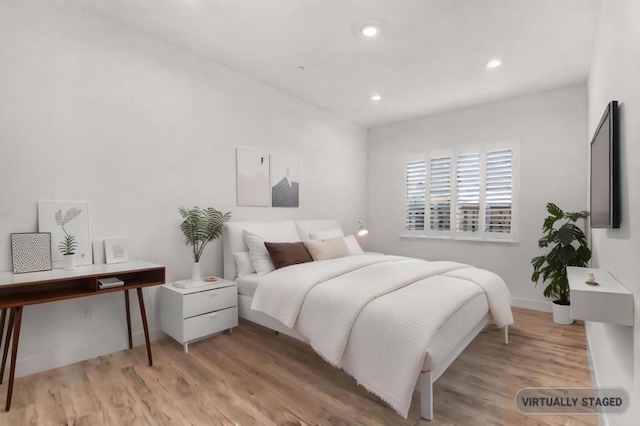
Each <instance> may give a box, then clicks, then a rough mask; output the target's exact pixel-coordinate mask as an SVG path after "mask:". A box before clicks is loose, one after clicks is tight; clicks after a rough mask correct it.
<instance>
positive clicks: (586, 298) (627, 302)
mask: <svg viewBox="0 0 640 426" xmlns="http://www.w3.org/2000/svg"><path fill="white" fill-rule="evenodd" d="M589 273H591V274H593V276H594V278H595V280H596V281H597V282H598V284H599V285H589V284H587V283H586V282H585V281H587V279H588V278H589ZM567 277H568V279H569V287H570V289H571V296H570V297H571V316H572V318H573V319H577V320H583V321H596V322H606V323H609V324H618V325H628V326H633V293H632V292H630V291H629V290H627V288H626V287H625V286H623V285H622V284H621V283H620V282H619V281H618V280H616V279H615V278H614V277H613V276H612V275H611V274H610V273H609V272H608V271H606V270H604V269H594V268H579V267H574V266H569V267H567Z"/></svg>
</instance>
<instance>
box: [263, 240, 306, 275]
mask: <svg viewBox="0 0 640 426" xmlns="http://www.w3.org/2000/svg"><path fill="white" fill-rule="evenodd" d="M264 245H265V247H267V251H268V252H269V254H270V255H271V262H273V266H275V268H276V269H280V268H284V267H285V266H291V265H297V264H298V263H307V262H313V258H312V257H311V255H310V254H309V251H308V250H307V248H306V247H305V245H304V243H302V242H297V243H269V242H265V243H264Z"/></svg>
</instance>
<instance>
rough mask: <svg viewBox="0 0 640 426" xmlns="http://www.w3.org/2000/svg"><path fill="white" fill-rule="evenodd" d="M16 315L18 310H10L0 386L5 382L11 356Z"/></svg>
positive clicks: (0, 373) (0, 371) (0, 369)
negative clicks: (9, 355) (10, 350)
mask: <svg viewBox="0 0 640 426" xmlns="http://www.w3.org/2000/svg"><path fill="white" fill-rule="evenodd" d="M15 314H16V308H13V309H10V310H9V327H7V335H6V336H5V339H4V350H3V351H2V365H1V366H0V384H2V382H3V380H4V368H5V366H6V365H7V355H8V354H9V342H10V341H11V333H12V332H13V320H14V317H15Z"/></svg>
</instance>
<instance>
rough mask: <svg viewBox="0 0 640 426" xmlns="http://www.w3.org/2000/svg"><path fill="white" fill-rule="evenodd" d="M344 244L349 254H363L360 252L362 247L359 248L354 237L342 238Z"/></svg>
mask: <svg viewBox="0 0 640 426" xmlns="http://www.w3.org/2000/svg"><path fill="white" fill-rule="evenodd" d="M344 243H345V244H346V245H347V248H348V249H349V253H351V254H352V255H354V254H364V250H362V247H360V244H358V240H356V237H355V236H353V235H348V236H346V237H344Z"/></svg>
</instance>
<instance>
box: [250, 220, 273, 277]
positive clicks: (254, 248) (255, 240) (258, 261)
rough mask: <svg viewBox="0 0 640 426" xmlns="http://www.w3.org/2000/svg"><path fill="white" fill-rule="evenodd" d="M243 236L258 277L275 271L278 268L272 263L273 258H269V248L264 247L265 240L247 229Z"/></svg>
mask: <svg viewBox="0 0 640 426" xmlns="http://www.w3.org/2000/svg"><path fill="white" fill-rule="evenodd" d="M242 236H243V237H244V241H245V243H246V244H247V247H249V257H250V258H251V263H253V268H254V269H255V270H256V272H257V273H258V275H264V274H268V273H269V272H271V271H273V270H275V269H276V268H275V266H273V262H271V256H269V252H268V251H267V247H265V245H264V238H262V237H261V236H260V235H257V234H254V233H252V232H249V231H247V230H246V229H245V230H243V231H242Z"/></svg>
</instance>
